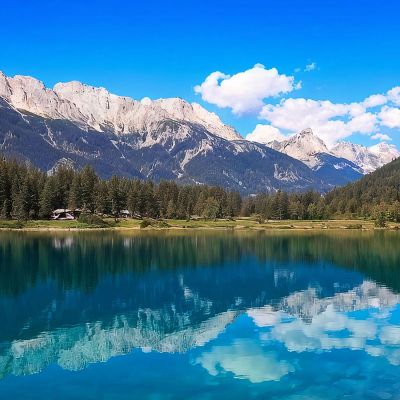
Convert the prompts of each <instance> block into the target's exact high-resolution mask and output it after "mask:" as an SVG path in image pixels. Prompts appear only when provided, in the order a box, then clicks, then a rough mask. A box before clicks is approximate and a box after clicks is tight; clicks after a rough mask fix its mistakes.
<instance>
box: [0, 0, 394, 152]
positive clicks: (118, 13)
mask: <svg viewBox="0 0 400 400" xmlns="http://www.w3.org/2000/svg"><path fill="white" fill-rule="evenodd" d="M2 15H3V18H2V21H1V24H0V34H1V37H2V49H1V54H0V70H2V71H3V72H4V73H6V74H7V75H14V74H24V75H32V76H35V77H37V78H39V79H40V80H42V81H44V83H45V84H46V85H48V86H53V85H54V84H55V83H56V82H59V81H68V80H80V81H83V82H85V83H88V84H91V85H95V86H104V87H106V88H107V89H108V90H110V91H111V92H114V93H116V94H120V95H127V96H131V97H133V98H136V99H141V98H142V97H145V96H149V97H151V98H159V97H172V96H179V97H183V98H185V99H187V100H189V101H198V102H200V103H201V104H202V105H204V106H206V108H208V109H209V110H212V111H215V112H217V113H218V114H219V115H220V116H221V118H222V119H223V120H224V122H227V123H230V124H232V125H234V126H235V127H236V128H237V129H238V130H239V131H240V132H241V133H242V134H244V135H245V134H246V133H249V132H251V131H252V130H253V129H254V127H255V125H256V124H257V123H262V124H270V123H271V121H269V120H260V119H259V117H260V115H259V113H255V112H245V113H242V114H240V115H237V114H235V113H233V112H232V109H231V107H229V106H228V107H227V108H221V107H218V106H217V105H216V104H215V103H214V104H211V103H207V102H204V101H203V100H202V97H201V94H196V93H195V92H194V87H195V86H196V85H198V84H201V83H202V82H203V81H204V80H205V78H206V77H207V76H208V75H209V74H211V73H212V72H215V71H221V72H223V73H225V74H227V75H235V74H237V73H239V72H243V71H246V70H249V69H251V68H252V67H253V66H254V65H255V64H258V63H260V64H263V65H264V66H265V69H266V70H268V69H271V68H276V69H277V70H278V71H279V74H284V75H286V76H291V77H293V78H294V80H295V82H299V81H301V86H302V87H301V89H298V90H291V91H290V92H288V93H281V94H279V95H278V96H272V97H267V98H266V99H264V102H265V103H266V104H277V103H278V102H279V101H281V100H282V98H289V97H292V98H304V99H313V100H329V101H331V102H332V103H351V102H361V101H363V100H364V99H365V98H367V97H368V96H370V95H372V94H380V93H382V94H384V93H386V92H387V91H388V90H390V89H391V88H393V87H396V86H399V85H400V45H399V43H400V24H399V15H400V3H399V2H398V1H396V0H387V1H376V0H363V1H361V0H352V1H348V0H335V1H331V0H324V1H307V0H302V1H297V0H279V1H276V0H274V1H269V0H264V1H262V0H259V1H253V0H247V1H208V0H203V1H201V2H197V1H165V0H164V1H159V0H153V1H146V2H141V1H121V0H120V1H118V0H117V1H113V2H110V1H76V0H72V1H56V0H53V1H47V2H38V1H32V0H26V1H18V0H13V1H7V0H6V1H4V0H3V1H2ZM311 63H315V64H316V68H315V69H314V70H312V71H309V72H305V71H304V69H305V66H306V65H309V64H311ZM299 69H300V71H299ZM295 71H297V72H295ZM385 107H390V109H392V108H396V104H389V105H388V106H386V105H385ZM379 111H380V109H374V110H372V112H374V113H379ZM393 115H394V116H395V117H397V114H396V115H395V114H393ZM333 118H334V119H337V118H339V119H340V118H342V117H341V116H339V117H336V116H334V117H333ZM391 125H395V128H388V127H387V126H378V127H377V132H378V131H379V132H380V133H385V134H389V135H390V136H391V137H392V139H393V141H392V143H395V144H397V145H399V144H400V134H399V133H400V129H399V128H397V125H396V123H392V124H391ZM282 126H285V124H283V125H282ZM288 126H289V125H288ZM278 128H279V129H280V130H281V131H282V133H283V134H288V133H289V132H290V129H286V128H281V126H278ZM373 133H374V132H369V133H367V134H366V133H364V134H360V133H357V132H354V133H352V134H351V135H350V136H349V137H348V138H350V139H351V140H352V141H355V142H360V143H364V144H368V145H370V144H373V143H376V142H377V141H376V140H372V139H371V138H370V136H371V135H372V134H373ZM327 134H328V133H327ZM348 138H347V139H348Z"/></svg>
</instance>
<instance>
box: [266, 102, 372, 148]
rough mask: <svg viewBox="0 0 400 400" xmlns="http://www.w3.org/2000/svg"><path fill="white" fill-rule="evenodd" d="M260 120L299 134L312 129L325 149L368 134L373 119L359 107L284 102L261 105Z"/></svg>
mask: <svg viewBox="0 0 400 400" xmlns="http://www.w3.org/2000/svg"><path fill="white" fill-rule="evenodd" d="M260 118H262V119H265V120H266V121H268V122H270V124H271V125H272V126H273V127H277V128H279V129H283V130H287V131H290V132H299V131H301V130H303V129H305V128H308V127H309V128H312V129H313V130H314V132H316V133H317V134H318V136H320V137H321V138H322V139H323V140H325V141H326V142H327V143H328V145H332V144H333V143H335V141H337V140H339V139H343V138H345V137H347V136H350V135H351V134H353V133H355V132H359V133H371V132H373V131H374V130H375V129H376V123H377V118H376V116H375V115H374V114H372V113H369V112H366V111H365V108H363V107H361V106H360V105H359V104H356V103H352V104H340V103H332V102H331V101H328V100H325V101H321V100H311V99H303V98H297V99H292V98H290V99H286V100H282V101H281V102H280V103H279V104H278V105H271V104H269V105H265V106H264V107H263V109H262V110H261V112H260Z"/></svg>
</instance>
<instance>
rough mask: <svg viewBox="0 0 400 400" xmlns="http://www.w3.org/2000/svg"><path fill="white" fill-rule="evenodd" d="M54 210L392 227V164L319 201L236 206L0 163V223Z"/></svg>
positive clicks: (166, 185)
mask: <svg viewBox="0 0 400 400" xmlns="http://www.w3.org/2000/svg"><path fill="white" fill-rule="evenodd" d="M57 208H63V209H64V208H70V209H72V210H75V209H81V210H83V211H86V212H89V213H92V214H94V213H96V214H99V215H112V216H116V217H117V216H119V215H120V213H121V210H128V211H129V213H130V214H131V216H134V217H138V218H143V217H151V218H177V219H189V218H191V217H193V216H199V217H203V218H206V219H216V218H232V217H238V216H244V217H249V216H253V217H255V218H257V219H258V220H260V221H263V220H266V219H276V220H282V219H294V220H300V219H314V220H316V219H329V218H357V217H360V218H372V219H377V220H381V221H385V220H389V221H396V222H399V221H400V159H397V160H395V161H393V162H391V163H390V164H388V165H386V166H384V167H382V168H381V169H379V170H377V171H375V172H373V173H371V174H370V175H367V176H365V177H364V178H362V179H361V180H360V181H358V182H356V183H353V184H349V185H347V186H345V187H342V188H338V189H335V190H333V191H332V192H330V193H328V194H327V195H325V196H321V194H319V193H318V192H313V191H309V192H305V193H286V192H283V191H276V192H274V193H260V194H258V195H256V196H249V197H244V198H242V197H241V196H240V194H239V193H238V192H235V191H229V190H226V189H223V188H221V187H218V186H207V185H179V184H177V183H176V182H172V181H161V182H160V183H154V182H153V181H149V180H147V181H141V180H139V179H126V178H121V177H118V176H113V177H112V178H110V179H108V180H103V179H101V178H99V176H98V175H97V174H96V173H95V171H94V169H93V168H92V167H89V166H86V167H84V168H83V169H82V170H80V171H75V170H74V169H72V168H70V167H67V166H59V167H58V168H57V169H56V170H55V171H54V172H53V174H51V175H48V174H46V173H43V172H41V171H40V170H39V169H37V168H35V167H32V166H28V165H26V164H21V163H18V162H16V161H9V160H6V159H0V218H1V219H10V218H13V219H19V220H27V219H40V218H43V219H47V218H49V217H50V215H51V213H52V211H53V210H54V209H57Z"/></svg>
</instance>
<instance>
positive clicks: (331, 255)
mask: <svg viewBox="0 0 400 400" xmlns="http://www.w3.org/2000/svg"><path fill="white" fill-rule="evenodd" d="M399 245H400V233H396V232H375V233H373V232H365V233H362V232H340V233H339V232H337V233H325V232H324V233H293V232H282V233H254V232H253V233H251V232H249V233H242V234H237V233H227V232H223V233H222V232H221V233H204V232H203V233H201V232H199V233H191V234H189V233H185V234H183V233H176V232H165V233H157V234H155V233H154V234H151V233H146V234H145V233H140V234H130V235H129V234H127V235H125V234H120V233H106V234H105V233H77V234H51V235H50V234H28V233H0V399H13V400H16V399H41V400H44V399H159V400H164V399H222V400H223V399H230V400H233V399H293V400H294V399H342V398H345V397H346V396H347V397H348V398H351V399H400V294H399V293H400V246H399Z"/></svg>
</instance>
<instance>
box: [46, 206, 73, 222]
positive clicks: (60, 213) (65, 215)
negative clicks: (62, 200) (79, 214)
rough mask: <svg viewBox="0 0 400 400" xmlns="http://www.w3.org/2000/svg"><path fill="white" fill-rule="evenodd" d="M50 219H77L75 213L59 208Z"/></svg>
mask: <svg viewBox="0 0 400 400" xmlns="http://www.w3.org/2000/svg"><path fill="white" fill-rule="evenodd" d="M50 218H51V219H54V220H57V221H63V220H71V219H75V213H74V211H72V210H68V209H67V208H57V210H54V211H53V213H52V214H51V217H50Z"/></svg>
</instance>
